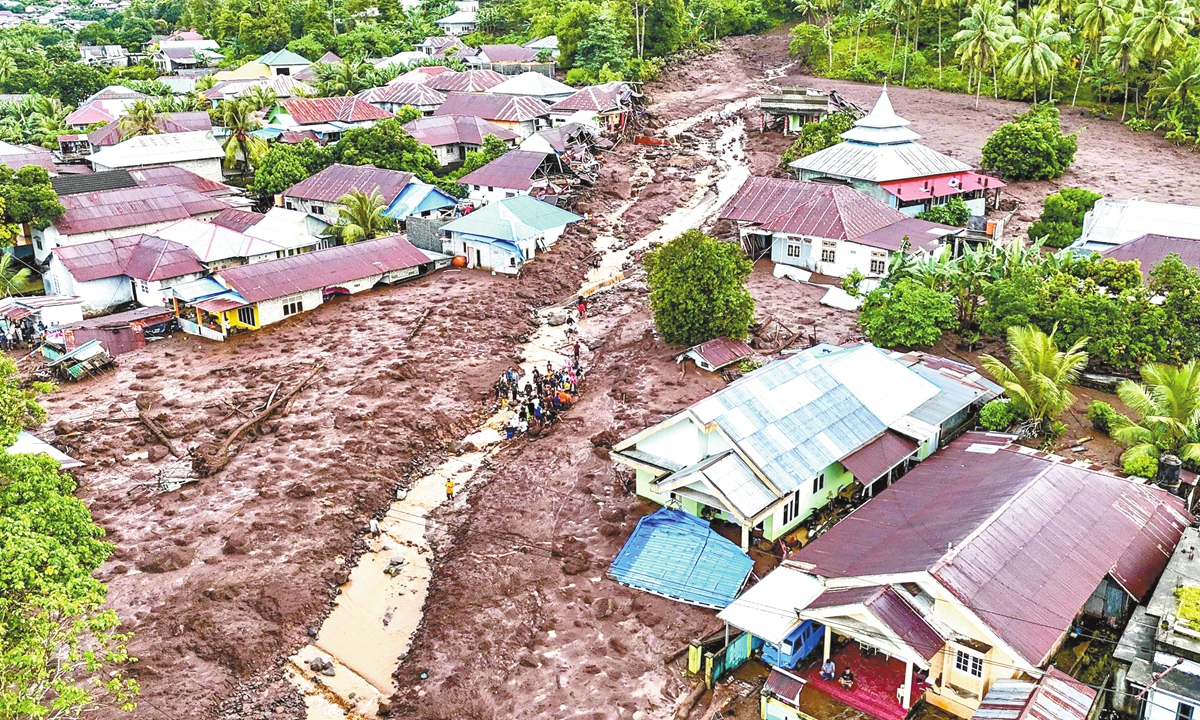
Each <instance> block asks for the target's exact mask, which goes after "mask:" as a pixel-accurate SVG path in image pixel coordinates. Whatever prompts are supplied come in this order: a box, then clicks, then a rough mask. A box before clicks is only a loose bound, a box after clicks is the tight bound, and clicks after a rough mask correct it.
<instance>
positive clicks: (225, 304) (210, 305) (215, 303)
mask: <svg viewBox="0 0 1200 720" xmlns="http://www.w3.org/2000/svg"><path fill="white" fill-rule="evenodd" d="M245 306H246V303H244V302H239V301H237V300H231V299H229V298H214V299H212V300H201V301H200V302H198V303H196V307H198V308H200V309H201V310H204V311H205V312H210V313H219V312H225V311H226V310H233V309H234V308H240V307H245Z"/></svg>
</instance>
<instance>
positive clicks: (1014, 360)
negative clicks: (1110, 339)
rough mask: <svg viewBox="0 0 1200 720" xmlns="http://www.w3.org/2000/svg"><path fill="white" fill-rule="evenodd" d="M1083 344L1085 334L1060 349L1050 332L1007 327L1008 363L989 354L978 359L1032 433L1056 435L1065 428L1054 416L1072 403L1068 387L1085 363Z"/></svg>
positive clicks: (1032, 328)
mask: <svg viewBox="0 0 1200 720" xmlns="http://www.w3.org/2000/svg"><path fill="white" fill-rule="evenodd" d="M1086 345H1087V338H1081V339H1080V340H1078V341H1076V342H1075V344H1074V345H1072V346H1071V347H1070V348H1069V349H1067V350H1066V351H1065V352H1064V351H1060V350H1059V349H1058V346H1057V345H1055V343H1054V334H1053V333H1051V334H1049V335H1047V334H1046V333H1044V332H1042V331H1041V330H1040V329H1038V328H1036V327H1033V326H1031V325H1027V326H1024V327H1010V328H1009V329H1008V356H1009V362H1010V363H1011V366H1010V365H1005V364H1004V363H1003V362H1001V361H1000V360H998V359H996V358H995V357H993V356H991V355H981V356H980V357H979V360H980V363H981V364H982V365H983V369H984V370H987V371H988V372H989V373H991V375H992V377H994V378H995V379H996V382H997V383H999V384H1000V386H1001V387H1002V388H1004V393H1005V394H1006V395H1008V397H1009V399H1010V400H1012V403H1013V406H1014V408H1015V409H1016V410H1017V411H1018V412H1019V413H1020V414H1021V416H1022V417H1025V418H1027V419H1028V422H1029V430H1030V431H1031V432H1032V433H1034V434H1036V435H1052V436H1055V437H1057V436H1058V435H1061V434H1062V433H1063V431H1065V429H1066V428H1065V426H1064V425H1063V424H1062V423H1061V422H1058V421H1056V418H1057V417H1058V416H1059V415H1061V414H1062V413H1064V412H1066V410H1067V408H1069V407H1071V405H1073V404H1074V403H1075V396H1074V395H1072V394H1071V390H1070V387H1071V385H1073V384H1074V383H1075V381H1076V380H1078V379H1079V373H1081V372H1082V371H1083V369H1084V367H1085V366H1087V362H1088V354H1087V352H1086V351H1084V349H1083V348H1084V347H1085V346H1086Z"/></svg>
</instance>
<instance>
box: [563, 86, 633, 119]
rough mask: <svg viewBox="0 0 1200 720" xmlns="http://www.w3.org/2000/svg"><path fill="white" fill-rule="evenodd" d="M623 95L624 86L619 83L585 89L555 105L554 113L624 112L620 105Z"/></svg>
mask: <svg viewBox="0 0 1200 720" xmlns="http://www.w3.org/2000/svg"><path fill="white" fill-rule="evenodd" d="M624 94H625V84H624V83H621V82H611V83H605V84H603V85H593V86H591V87H585V88H583V89H582V90H580V91H579V92H577V93H575V94H574V95H572V96H571V97H569V98H566V99H565V100H562V101H560V102H558V103H556V104H555V105H554V106H553V108H552V109H553V110H554V112H577V111H579V110H592V111H594V112H598V113H614V112H620V111H623V110H626V109H627V108H625V107H624V106H623V105H622V104H621V98H622V96H623V95H624Z"/></svg>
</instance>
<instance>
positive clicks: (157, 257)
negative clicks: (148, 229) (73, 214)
mask: <svg viewBox="0 0 1200 720" xmlns="http://www.w3.org/2000/svg"><path fill="white" fill-rule="evenodd" d="M53 253H54V255H55V256H56V257H57V258H58V259H59V261H60V262H61V263H62V264H63V265H64V266H65V267H66V268H67V270H68V271H69V272H70V273H71V276H72V277H73V278H75V280H76V281H77V282H88V281H90V280H100V279H103V278H109V277H118V276H121V275H125V276H128V277H131V278H135V279H137V280H145V281H147V282H150V281H154V280H165V279H167V278H175V277H181V276H183V275H192V274H195V273H203V272H204V266H203V265H202V264H201V263H200V258H199V257H197V256H196V253H194V252H192V250H191V249H190V248H188V247H187V246H186V245H182V244H180V243H176V242H171V241H169V240H164V239H162V238H160V237H155V236H153V235H146V234H138V235H127V236H125V237H119V238H112V239H108V240H97V241H96V242H89V243H82V244H80V245H62V246H59V247H56V248H54V250H53Z"/></svg>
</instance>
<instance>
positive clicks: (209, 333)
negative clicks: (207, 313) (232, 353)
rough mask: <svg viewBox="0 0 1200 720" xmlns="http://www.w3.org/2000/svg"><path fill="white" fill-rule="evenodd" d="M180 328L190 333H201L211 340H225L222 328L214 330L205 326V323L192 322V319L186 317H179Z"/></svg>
mask: <svg viewBox="0 0 1200 720" xmlns="http://www.w3.org/2000/svg"><path fill="white" fill-rule="evenodd" d="M179 329H180V330H182V331H184V332H185V333H187V334H189V335H199V336H200V337H203V338H208V339H209V340H216V341H218V342H225V335H224V334H222V333H221V331H220V330H213V329H212V328H207V327H204V326H203V325H200V324H198V323H195V322H192V321H191V320H187V319H185V318H179Z"/></svg>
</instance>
